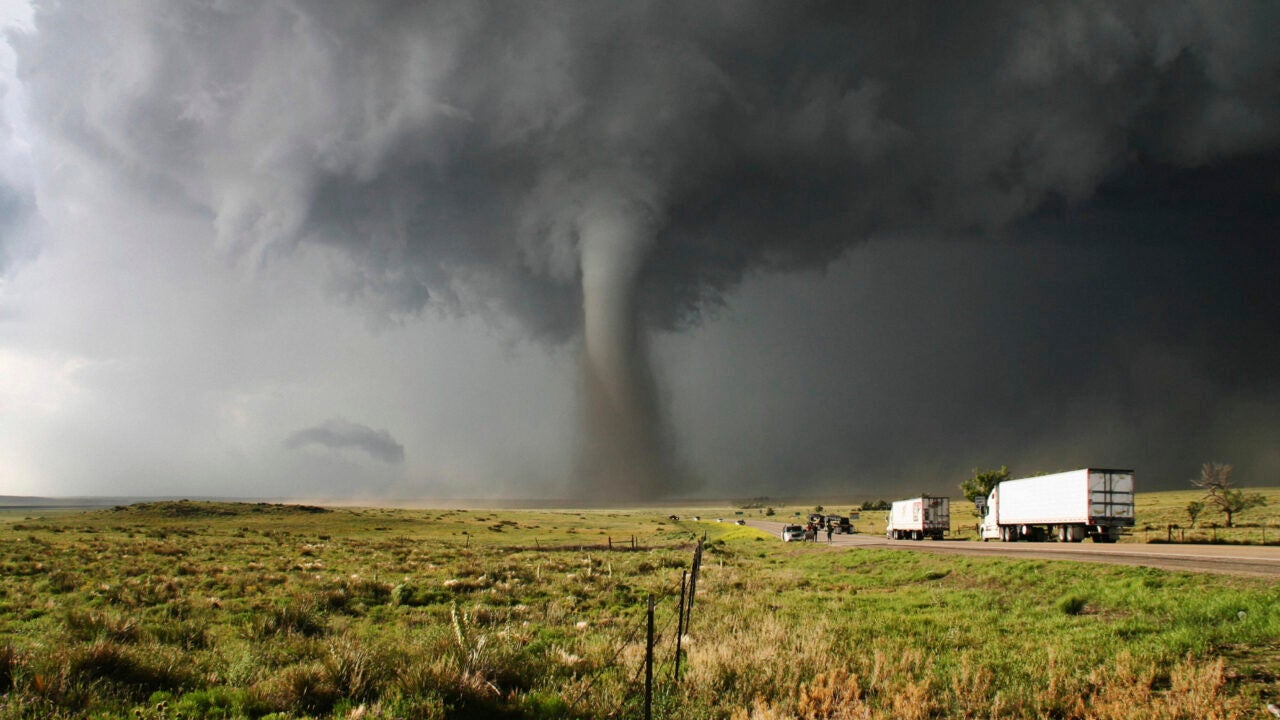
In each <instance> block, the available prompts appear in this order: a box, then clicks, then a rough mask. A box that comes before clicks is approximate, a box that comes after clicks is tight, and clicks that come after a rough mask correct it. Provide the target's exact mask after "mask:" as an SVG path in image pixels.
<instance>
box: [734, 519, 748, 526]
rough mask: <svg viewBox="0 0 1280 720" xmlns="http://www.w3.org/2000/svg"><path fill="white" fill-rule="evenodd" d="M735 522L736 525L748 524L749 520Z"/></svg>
mask: <svg viewBox="0 0 1280 720" xmlns="http://www.w3.org/2000/svg"><path fill="white" fill-rule="evenodd" d="M734 524H735V525H746V524H747V521H746V520H735V521H734Z"/></svg>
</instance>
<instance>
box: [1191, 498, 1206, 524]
mask: <svg viewBox="0 0 1280 720" xmlns="http://www.w3.org/2000/svg"><path fill="white" fill-rule="evenodd" d="M1202 512H1204V503H1202V502H1200V501H1199V500H1192V501H1191V502H1189V503H1187V517H1189V518H1191V527H1195V526H1196V518H1198V517H1200V513H1202Z"/></svg>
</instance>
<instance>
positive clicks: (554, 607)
mask: <svg viewBox="0 0 1280 720" xmlns="http://www.w3.org/2000/svg"><path fill="white" fill-rule="evenodd" d="M729 512H732V511H722V512H721V513H720V514H724V515H728V514H729ZM669 514H671V511H670V510H645V511H560V512H552V511H497V510H484V511H474V510H472V511H458V510H385V509H329V510H326V509H323V508H313V507H310V508H309V507H298V508H290V507H287V506H276V505H235V504H220V503H217V504H215V503H167V504H159V505H147V506H133V507H129V508H123V509H117V510H106V511H100V512H89V513H81V514H69V513H68V514H59V515H58V516H56V517H51V518H48V519H42V520H23V521H22V522H21V523H15V524H11V525H8V526H3V525H0V568H2V569H3V570H4V573H3V575H0V720H4V719H7V718H45V717H68V718H79V717H92V718H112V717H134V718H155V719H157V720H158V719H160V718H166V719H168V718H203V717H210V718H262V717H271V718H276V719H277V720H278V719H280V718H304V717H314V718H393V717H403V718H504V717H507V718H597V717H606V716H615V717H636V716H638V714H639V711H640V707H641V694H642V693H641V680H640V678H642V673H641V672H640V669H641V663H642V660H643V656H644V644H643V636H644V633H643V630H644V609H645V601H646V598H648V597H649V596H650V595H653V596H655V597H656V598H657V599H658V603H657V612H656V624H657V626H658V627H657V631H658V635H659V642H658V645H657V649H656V657H657V658H658V664H657V668H656V670H655V675H656V677H657V678H658V680H659V682H658V686H657V690H656V696H655V698H654V704H655V708H656V709H657V714H658V716H660V717H668V718H690V719H693V718H743V719H752V718H754V719H756V720H761V719H764V718H1041V717H1052V718H1081V719H1083V718H1128V717H1156V718H1238V717H1256V716H1257V715H1258V712H1259V710H1260V709H1261V708H1262V707H1263V705H1265V703H1267V702H1274V701H1276V700H1277V698H1280V680H1278V678H1280V645H1277V640H1276V639H1277V638H1280V610H1278V609H1277V608H1280V602H1278V601H1280V590H1278V589H1277V586H1276V585H1275V583H1272V582H1268V581H1265V580H1259V579H1248V578H1236V577H1226V576H1214V575H1196V574H1189V573H1176V572H1165V571H1158V570H1152V569H1146V568H1131V567H1121V566H1111V565H1090V564H1077V563H1071V562H1054V561H1042V560H999V559H990V558H976V557H951V556H937V555H931V554H923V553H911V552H900V551H889V550H848V549H845V550H842V549H838V548H828V547H823V546H813V545H799V544H787V545H784V544H782V543H779V542H777V541H776V540H775V539H774V538H772V537H767V536H765V535H764V534H763V533H760V532H758V531H755V530H753V529H751V528H749V527H738V526H734V525H732V524H729V523H716V522H714V520H713V519H709V520H708V521H704V522H696V521H691V520H688V519H685V520H679V521H672V520H670V519H668V517H667V516H668V515H669ZM677 514H679V515H681V516H682V517H685V516H686V513H685V512H680V511H677ZM689 514H691V513H689ZM716 514H717V513H715V512H712V513H706V516H707V517H708V518H714V516H715V515H716ZM704 533H705V534H706V535H707V540H708V541H707V544H706V550H705V553H704V557H703V565H702V575H701V578H700V580H699V585H698V596H697V598H696V601H695V604H694V607H693V612H692V625H691V627H690V628H689V630H688V631H687V632H686V634H685V635H684V636H683V637H682V638H681V641H682V645H683V649H684V651H685V656H684V657H683V658H682V667H681V679H680V682H679V683H678V684H677V683H675V682H673V680H672V676H673V673H674V663H673V660H674V649H675V640H676V638H675V632H676V624H675V622H674V619H675V614H676V595H677V593H678V588H679V583H680V575H681V571H682V570H683V569H685V568H687V567H688V563H689V560H690V557H691V551H692V548H693V546H694V540H695V538H699V537H701V536H702V535H703V534H704ZM610 538H613V539H614V540H615V543H614V550H613V551H612V552H611V551H609V550H608V546H609V543H608V540H609V539H610ZM632 538H635V545H636V549H635V550H634V551H633V550H632V549H631V544H632V543H631V540H632ZM624 539H625V541H623V540H624ZM53 578H58V580H56V581H54V580H53ZM68 578H70V579H68Z"/></svg>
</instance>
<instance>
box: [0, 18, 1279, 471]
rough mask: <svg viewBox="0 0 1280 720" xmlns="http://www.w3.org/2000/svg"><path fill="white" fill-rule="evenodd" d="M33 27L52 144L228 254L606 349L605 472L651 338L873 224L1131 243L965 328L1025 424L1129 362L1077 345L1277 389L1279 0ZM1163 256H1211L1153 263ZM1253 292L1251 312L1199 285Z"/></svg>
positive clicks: (593, 415)
mask: <svg viewBox="0 0 1280 720" xmlns="http://www.w3.org/2000/svg"><path fill="white" fill-rule="evenodd" d="M36 24H37V27H38V30H39V32H38V33H37V34H36V35H35V36H33V38H31V39H29V40H24V41H23V45H22V47H21V48H20V51H21V65H20V67H21V70H22V74H23V77H24V79H25V80H26V82H27V83H28V85H29V87H30V94H31V98H32V104H33V105H32V107H33V109H32V112H33V115H34V116H35V117H36V118H37V119H38V121H39V122H40V124H41V125H42V127H44V128H45V131H46V132H48V133H50V134H51V135H53V136H55V137H57V138H59V139H61V140H62V141H64V142H66V143H67V144H68V145H69V146H70V147H73V148H75V149H76V151H77V152H81V153H84V154H85V155H86V156H87V157H90V158H93V159H96V160H97V161H99V162H100V163H102V164H103V165H104V166H105V167H107V168H109V169H110V171H111V173H112V174H113V175H114V176H116V177H119V178H121V179H124V180H125V181H128V182H132V183H135V184H136V185H138V186H139V187H143V188H146V189H147V190H148V191H149V192H150V193H151V195H152V196H153V197H156V198H159V199H160V200H161V201H162V202H168V203H172V204H174V205H183V206H186V207H189V208H192V209H194V210H196V211H197V212H200V213H204V214H206V215H207V216H208V218H209V219H210V221H211V222H212V223H213V225H214V227H215V228H216V229H217V234H218V238H219V241H220V243H221V244H222V246H223V248H224V249H225V250H226V251H227V252H228V253H229V254H230V255H231V256H232V257H235V258H237V259H240V260H241V261H243V262H244V263H245V264H247V265H249V266H252V267H258V268H261V269H263V270H264V271H265V272H270V270H271V268H272V264H273V263H274V262H277V261H278V260H279V259H280V258H282V257H285V256H287V255H288V253H289V252H290V250H291V248H293V247H295V246H296V245H298V244H311V243H314V244H318V245H320V246H323V247H326V248H332V249H336V250H337V251H338V252H339V253H341V254H342V256H343V257H344V258H345V260H346V262H345V263H343V264H342V265H341V266H340V267H338V268H336V270H335V277H333V278H331V279H330V280H329V282H330V283H331V286H332V287H333V288H335V289H336V290H337V291H338V292H340V293H341V294H342V295H344V296H346V297H349V298H351V299H353V300H354V301H357V302H361V303H364V304H367V305H368V306H370V307H374V308H376V309H377V311H378V312H380V313H383V314H384V315H385V316H387V317H390V318H397V317H404V316H406V315H411V314H413V313H417V312H419V311H420V310H421V309H422V308H423V307H425V306H427V305H428V304H436V305H439V306H444V307H457V308H461V309H464V310H475V309H483V310H490V311H496V312H501V313H504V314H509V315H512V316H515V317H518V318H520V319H521V320H522V321H523V322H524V325H525V327H527V328H528V330H529V332H531V333H532V334H534V335H537V336H540V337H546V338H551V339H555V340H563V339H566V338H569V337H572V336H574V335H576V334H577V333H578V332H579V329H580V328H583V327H584V326H585V327H586V329H587V330H586V333H587V335H588V337H587V338H586V342H585V346H586V348H587V358H586V360H585V364H586V365H587V367H586V373H585V374H586V375H587V380H586V381H585V383H586V385H587V387H588V392H589V394H591V397H590V398H589V399H588V401H587V403H586V404H587V405H588V406H589V407H588V415H589V420H588V429H591V427H597V426H604V427H609V428H612V430H610V432H613V433H615V434H617V435H619V436H620V437H622V439H621V440H618V441H616V442H614V441H608V440H598V439H597V440H595V441H592V442H595V443H596V444H597V445H599V446H600V447H602V448H604V449H603V450H602V451H601V452H602V456H601V457H597V458H594V459H592V458H589V459H588V463H589V464H591V463H596V464H599V465H601V466H602V467H610V468H613V467H617V466H634V465H645V464H648V462H649V460H651V459H652V458H649V457H648V456H650V455H655V454H657V455H661V454H662V452H661V450H660V449H659V448H660V446H661V445H662V444H663V443H664V440H663V431H662V429H661V428H654V427H651V426H652V425H654V424H658V423H660V418H659V417H658V416H659V415H660V413H658V411H657V410H656V405H657V403H656V400H655V399H654V393H653V389H652V387H651V386H652V385H653V381H652V378H651V377H650V376H649V374H648V370H647V367H646V366H645V364H644V362H643V361H642V360H640V361H637V360H635V359H634V358H635V357H637V356H643V353H644V351H645V346H644V343H643V339H644V334H645V331H646V330H652V329H655V328H659V329H673V328H674V329H678V328H686V327H690V326H695V325H697V324H698V322H699V321H700V320H701V319H702V318H703V317H704V314H705V312H706V311H707V310H708V309H709V308H712V307H715V306H716V305H718V304H719V303H721V302H722V301H723V299H724V298H725V297H726V295H727V294H728V293H730V292H732V291H733V289H734V288H736V287H738V286H739V284H740V283H741V281H742V279H743V278H744V277H745V276H747V275H748V274H749V273H751V272H753V271H755V270H761V269H763V270H771V269H778V270H790V269H797V268H810V267H821V266H824V265H825V264H827V263H829V262H831V261H832V260H833V259H835V258H838V257H840V256H841V254H842V253H844V252H846V251H847V250H848V248H850V247H851V246H855V245H856V244H858V243H859V242H862V241H864V240H866V239H867V238H869V237H885V238H903V237H913V236H935V235H945V236H957V235H959V236H964V237H968V238H970V239H978V238H987V237H990V236H998V237H1000V238H1003V239H1004V240H1008V239H1009V238H1010V237H1015V236H1016V237H1019V238H1021V239H1023V240H1024V241H1026V242H1031V243H1043V244H1045V246H1046V247H1048V246H1050V245H1052V244H1053V243H1062V242H1087V243H1094V244H1096V246H1097V247H1100V248H1105V250H1104V251H1100V253H1099V255H1100V257H1102V258H1105V259H1106V260H1107V261H1109V262H1110V263H1111V264H1109V265H1108V266H1107V267H1106V268H1104V269H1103V270H1101V271H1100V273H1099V275H1098V277H1099V281H1098V284H1097V287H1096V288H1095V289H1096V293H1097V297H1098V298H1100V299H1098V300H1097V301H1096V303H1095V305H1093V306H1092V307H1095V308H1097V309H1102V308H1107V309H1108V310H1110V309H1113V308H1122V311H1121V314H1120V316H1119V317H1114V316H1111V315H1109V314H1103V313H1101V312H1099V313H1095V314H1094V315H1093V316H1090V315H1089V313H1088V312H1087V308H1088V307H1090V305H1088V304H1086V306H1085V307H1086V311H1081V310H1080V308H1077V307H1074V306H1072V307H1064V308H1061V309H1060V310H1061V312H1042V311H1040V310H1035V309H1028V308H1029V307H1035V306H1036V305H1040V304H1042V303H1044V302H1057V301H1060V302H1063V303H1068V304H1069V303H1070V302H1071V301H1070V299H1069V298H1070V297H1071V294H1070V293H1063V295H1062V296H1061V297H1060V298H1059V296H1057V295H1055V294H1054V293H1053V292H1052V290H1053V288H1052V287H1049V288H1048V289H1047V290H1048V292H1046V288H1045V287H1043V286H1038V285H1033V284H1030V283H1023V284H1020V285H1019V284H1017V283H1015V287H1014V288H1013V289H1012V290H1011V292H1013V293H1017V294H1018V296H1019V297H1017V298H1007V300H1008V302H1007V303H1006V304H1000V305H996V306H993V307H991V308H987V314H984V315H978V316H970V317H965V318H962V319H963V320H964V321H965V322H972V323H976V326H977V328H978V332H980V333H982V335H983V336H984V337H986V338H988V342H989V343H990V344H991V345H993V346H997V347H998V346H1001V345H1005V344H1017V346H1018V347H1017V352H1016V353H1011V354H1010V355H1009V356H1008V357H1010V358H1021V359H1020V360H1014V359H1010V360H1008V364H1005V363H1003V362H997V363H995V365H994V366H993V369H992V372H993V373H994V372H999V373H1001V374H1002V375H1003V377H1004V378H1005V380H1004V382H1003V384H999V383H997V384H994V385H993V387H1004V388H1007V393H1008V396H1007V397H1002V396H1000V395H999V394H998V393H997V394H996V396H995V397H993V398H992V399H991V403H992V411H993V412H1000V413H1006V414H1007V416H1008V417H1012V418H1019V417H1025V413H1026V410H1025V405H1026V403H1025V395H1024V394H1022V393H1024V392H1029V391H1031V390H1032V389H1035V390H1040V389H1044V388H1049V389H1050V391H1051V392H1053V393H1062V394H1063V395H1071V394H1072V393H1078V392H1081V391H1082V389H1087V388H1094V387H1097V384H1096V382H1095V381H1096V380H1097V377H1098V374H1099V373H1106V372H1108V370H1107V368H1105V367H1102V366H1100V365H1091V364H1089V363H1087V362H1086V363H1083V364H1082V363H1080V362H1078V361H1075V360H1074V359H1072V358H1066V357H1062V356H1059V355H1057V354H1056V353H1053V352H1050V351H1049V350H1048V347H1047V346H1048V344H1049V342H1050V341H1049V337H1048V336H1049V335H1050V334H1052V333H1062V332H1065V333H1068V334H1070V333H1078V334H1080V335H1082V336H1083V337H1085V338H1087V339H1089V340H1091V341H1093V342H1094V343H1100V344H1102V345H1104V346H1115V345H1117V344H1121V343H1123V342H1124V340H1125V338H1126V336H1128V337H1134V336H1136V337H1137V339H1139V340H1140V341H1141V343H1140V344H1141V346H1142V347H1144V348H1154V349H1155V350H1154V351H1157V352H1158V351H1161V349H1164V350H1168V349H1170V348H1175V349H1178V350H1179V351H1180V352H1182V353H1184V354H1185V355H1186V356H1188V360H1187V367H1189V368H1192V369H1193V372H1194V373H1197V374H1201V373H1206V372H1207V373H1214V374H1215V377H1216V376H1217V375H1216V374H1217V373H1218V372H1222V373H1223V377H1224V378H1227V380H1226V381H1225V382H1227V383H1228V385H1230V387H1232V388H1235V389H1238V390H1239V391H1240V392H1243V391H1244V388H1246V387H1248V386H1249V382H1254V381H1256V382H1273V381H1272V380H1271V379H1270V378H1271V376H1270V375H1269V374H1268V371H1267V370H1266V369H1265V367H1266V365H1265V363H1266V362H1270V361H1271V360H1272V359H1274V358H1273V356H1272V355H1269V354H1268V353H1272V351H1273V350H1274V340H1270V339H1268V340H1264V341H1263V345H1262V348H1261V349H1262V350H1263V351H1264V352H1262V353H1260V354H1257V355H1253V356H1250V355H1246V354H1239V355H1234V356H1231V359H1230V360H1227V361H1221V362H1220V361H1219V357H1220V350H1221V348H1220V345H1219V343H1222V342H1227V341H1230V340H1231V339H1238V338H1242V337H1244V336H1245V335H1247V334H1252V333H1257V332H1261V334H1263V335H1267V336H1268V338H1272V337H1274V333H1270V334H1268V333H1267V331H1266V330H1265V328H1266V327H1267V326H1268V323H1270V322H1271V321H1272V319H1273V318H1275V315H1276V312H1275V307H1274V301H1275V296H1274V291H1271V290H1269V289H1268V288H1269V286H1268V285H1266V284H1265V282H1264V281H1263V278H1265V277H1266V275H1265V274H1263V272H1262V271H1260V270H1257V269H1256V268H1259V267H1261V268H1264V269H1266V268H1271V267H1273V266H1274V260H1273V256H1274V252H1272V250H1271V248H1272V247H1273V241H1272V238H1274V237H1275V234H1274V230H1275V219H1274V218H1275V215H1274V211H1273V210H1271V207H1272V206H1274V202H1273V200H1274V198H1275V196H1276V186H1275V183H1276V180H1275V178H1276V175H1275V168H1274V162H1273V160H1272V159H1273V158H1274V157H1275V155H1274V154H1275V152H1276V149H1277V147H1278V146H1280V102H1278V99H1277V91H1276V78H1277V76H1278V74H1280V46H1278V45H1277V44H1276V43H1275V42H1274V37H1273V35H1274V28H1275V27H1277V26H1280V6H1277V5H1276V4H1274V3H1270V2H1253V3H1249V2H1239V3H1218V2H1193V3H1186V2H1178V3H1174V2H1168V3H1164V2H1149V3H1126V4H1121V5H1116V4H1114V3H1105V2H1077V3H1057V2H1044V3H1031V2H988V3H980V2H974V3H963V4H937V3H860V4H857V5H856V6H855V5H853V4H843V3H830V4H828V3H806V4H798V3H791V4H781V3H735V4H732V5H723V4H719V3H706V4H695V3H675V2H671V3H668V2H634V3H619V4H599V3H566V2H548V3H534V2H530V3H474V2H466V3H448V2H441V3H372V2H371V3H355V4H353V3H346V2H328V3H325V2H315V3H253V2H250V3H243V4H239V3H216V4H197V3H191V4H182V5H175V4H172V3H163V2H155V3H137V4H130V5H127V6H124V7H119V6H117V7H106V6H96V5H90V6H73V5H57V6H50V7H49V8H48V9H45V10H42V11H41V12H39V13H38V14H37V18H36ZM1242 169H1249V170H1248V172H1245V173H1244V175H1245V176H1244V177H1241V176H1240V175H1239V173H1238V172H1237V171H1242V172H1243V170H1242ZM1222 187H1230V188H1232V190H1230V191H1222V190H1214V189H1213V188H1222ZM1245 196H1247V198H1249V199H1248V200H1241V199H1240V198H1241V197H1245ZM1206 197H1207V198H1210V199H1206ZM1152 198H1156V199H1155V200H1153V199H1152ZM1241 203H1244V204H1243V205H1241ZM1157 228H1158V229H1157ZM1153 246H1154V247H1162V248H1174V250H1173V251H1171V252H1173V253H1174V255H1175V256H1176V255H1177V253H1178V252H1179V249H1185V250H1186V253H1185V255H1184V257H1185V258H1186V259H1187V264H1186V266H1177V264H1176V263H1174V264H1172V265H1170V266H1161V267H1155V268H1145V267H1143V266H1142V262H1140V261H1137V260H1134V261H1132V262H1129V261H1125V260H1124V258H1125V257H1126V252H1127V251H1126V250H1125V248H1128V247H1139V248H1150V247H1153ZM1047 254H1048V255H1052V253H1047ZM1139 256H1141V253H1136V252H1135V254H1134V255H1132V257H1134V258H1137V257H1139ZM1073 257H1075V256H1073ZM1117 258H1119V259H1118V260H1117ZM1021 260H1022V261H1023V262H1030V263H1034V262H1035V257H1034V253H1031V254H1030V255H1024V256H1022V257H1021ZM1250 263H1252V264H1250ZM1116 268H1127V269H1128V270H1129V271H1130V272H1127V273H1120V272H1119V271H1118V270H1117V269H1116ZM1206 268H1207V270H1206ZM1232 269H1235V270H1237V271H1242V272H1239V277H1240V278H1241V284H1240V285H1239V288H1240V291H1241V292H1243V293H1244V294H1243V295H1240V296H1237V295H1234V294H1232V293H1231V292H1228V293H1217V292H1210V291H1207V290H1205V291H1201V290H1202V289H1203V288H1205V287H1211V286H1212V285H1211V284H1210V283H1205V284H1203V285H1201V286H1199V288H1197V287H1195V286H1192V287H1191V292H1189V293H1186V294H1182V293H1181V291H1182V290H1183V289H1185V288H1184V284H1186V283H1190V282H1194V277H1195V275H1196V273H1197V272H1206V273H1207V272H1209V271H1213V272H1229V271H1231V270H1232ZM1008 272H1009V273H1010V274H1011V275H1013V276H1015V277H1017V276H1019V275H1020V274H1022V273H1023V270H1022V269H1020V268H1017V267H1011V268H1009V270H1008ZM1148 273H1153V274H1154V276H1149V275H1148ZM1048 275H1049V276H1048V277H1047V278H1046V282H1051V281H1052V273H1049V274H1048ZM1027 276H1029V277H1030V276H1035V275H1034V274H1030V275H1027ZM1071 277H1072V278H1074V279H1079V275H1071ZM1113 283H1114V284H1113ZM593 288H594V289H595V291H598V292H601V293H603V294H602V295H601V297H607V298H608V300H607V301H599V302H598V301H596V300H595V299H593V298H594V296H593V295H592V294H591V293H592V292H593ZM1117 288H1119V289H1117ZM1170 292H1174V293H1178V299H1176V300H1173V301H1171V304H1170V302H1167V301H1165V300H1164V299H1163V298H1165V297H1166V295H1165V294H1166V293H1170ZM1055 298H1057V299H1055ZM1130 303H1132V304H1133V305H1132V306H1130V305H1129V304H1130ZM601 308H605V310H602V309H601ZM1170 309H1171V310H1173V311H1175V312H1174V313H1173V315H1174V317H1171V316H1170V315H1168V314H1165V311H1166V310H1170ZM1050 310H1052V308H1050ZM1233 310H1234V311H1238V312H1237V314H1235V315H1230V314H1228V315H1225V316H1222V315H1218V314H1217V313H1218V312H1219V311H1223V312H1229V311H1233ZM592 312H596V313H603V315H604V317H602V316H600V315H597V316H596V317H594V318H593V317H592ZM593 327H598V328H607V331H605V330H598V331H597V332H596V335H595V339H594V340H593V338H592V337H591V336H592V330H591V329H592V328H593ZM1270 327H1274V325H1271V326H1270ZM1041 343H1043V344H1041ZM620 357H621V358H626V359H627V360H625V361H624V360H619V359H618V358H620ZM1000 357H1004V356H1000ZM893 369H894V368H892V367H891V368H886V372H887V373H891V372H892V370H893ZM937 372H938V382H939V383H940V388H946V387H954V386H955V384H956V382H961V383H965V382H968V383H975V382H978V383H980V382H981V381H980V380H975V379H974V378H973V377H960V378H957V377H955V376H953V375H948V374H947V372H948V371H947V370H946V369H944V368H939V369H938V371H937ZM1180 372H1182V371H1180ZM592 388H596V389H592ZM1140 407H1141V408H1142V412H1144V413H1146V412H1149V413H1151V414H1153V415H1160V414H1161V412H1162V409H1161V403H1160V399H1159V398H1146V399H1144V400H1143V402H1142V403H1141V404H1140ZM637 423H638V424H640V425H644V426H646V427H645V429H643V430H634V429H631V427H632V426H633V425H636V424H637ZM1015 424H1016V421H1015ZM837 425H838V424H837ZM939 432H945V430H944V429H941V428H940V429H939ZM637 448H638V449H637ZM876 452H884V453H889V454H892V453H893V449H892V446H891V445H885V446H881V447H880V448H878V449H877V450H876ZM663 462H665V461H663ZM657 465H662V462H658V463H657ZM610 471H611V472H612V471H613V470H610ZM647 472H648V474H662V473H666V472H668V470H665V469H654V470H652V471H647ZM643 483H647V484H648V487H649V489H651V490H652V489H656V488H658V487H660V486H661V484H662V483H661V482H654V481H652V480H651V479H650V480H644V481H643Z"/></svg>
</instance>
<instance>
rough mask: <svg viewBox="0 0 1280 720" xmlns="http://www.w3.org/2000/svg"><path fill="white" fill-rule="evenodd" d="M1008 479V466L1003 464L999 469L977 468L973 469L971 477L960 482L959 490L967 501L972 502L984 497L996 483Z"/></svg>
mask: <svg viewBox="0 0 1280 720" xmlns="http://www.w3.org/2000/svg"><path fill="white" fill-rule="evenodd" d="M1008 479H1009V468H1007V467H1005V466H1004V465H1001V466H1000V469H999V470H979V469H977V468H974V469H973V477H971V478H969V479H967V480H965V481H964V482H962V483H960V492H962V493H964V496H965V497H966V498H967V499H968V500H969V502H974V501H976V500H977V499H978V498H980V497H986V496H988V495H990V494H991V491H992V490H993V489H994V488H995V486H996V485H999V484H1000V483H1001V482H1004V481H1005V480H1008Z"/></svg>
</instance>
